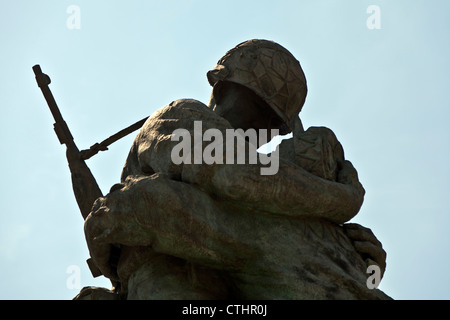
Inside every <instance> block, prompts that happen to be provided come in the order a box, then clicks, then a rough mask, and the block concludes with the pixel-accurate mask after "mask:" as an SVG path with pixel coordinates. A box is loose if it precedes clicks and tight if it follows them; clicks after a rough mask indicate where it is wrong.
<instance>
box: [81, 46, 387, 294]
mask: <svg viewBox="0 0 450 320" xmlns="http://www.w3.org/2000/svg"><path fill="white" fill-rule="evenodd" d="M207 77H208V81H209V83H210V84H211V86H212V87H213V90H212V93H211V98H210V101H209V103H208V105H205V104H203V103H201V102H199V101H196V100H192V99H182V100H177V101H174V102H172V103H170V104H169V105H167V106H165V107H163V108H161V109H159V110H158V111H156V112H155V113H154V114H153V115H152V116H151V117H149V118H148V119H147V121H146V122H145V124H144V125H143V127H142V128H141V130H140V132H139V133H138V135H137V136H136V138H135V140H134V143H133V145H132V147H131V150H130V153H129V155H128V158H127V160H126V163H125V166H124V169H123V172H122V176H121V182H120V183H118V184H116V185H114V186H113V187H112V188H111V190H110V193H109V194H107V195H106V196H104V197H100V198H98V199H97V200H96V201H95V203H94V205H93V207H92V209H91V212H90V214H89V216H88V217H87V218H86V220H85V236H86V241H87V244H88V247H89V251H90V253H91V256H92V259H93V260H94V262H95V264H96V265H97V266H98V268H99V269H100V270H101V272H102V274H104V275H105V276H106V277H108V278H109V279H111V280H112V281H113V282H115V283H120V287H116V288H115V290H106V289H96V288H91V287H88V288H85V289H83V290H82V292H80V294H79V295H78V296H77V297H76V298H77V299H90V298H95V297H96V298H98V299H106V298H111V297H112V298H117V299H119V298H120V299H228V298H232V299H390V298H389V297H388V296H387V295H386V294H384V293H383V292H382V291H380V290H378V289H369V288H368V287H367V285H366V280H367V277H368V274H367V273H366V271H367V267H368V265H377V266H378V267H379V268H380V269H381V271H382V272H384V269H385V266H386V265H385V259H386V253H385V251H384V250H383V248H382V245H381V243H380V242H379V241H378V240H377V239H376V237H375V236H374V235H373V233H372V232H371V231H370V229H367V228H364V227H362V226H359V225H357V224H352V223H347V222H348V221H349V220H350V219H351V218H353V217H354V216H355V215H356V214H357V213H358V211H359V210H360V207H361V205H362V203H363V198H364V193H365V191H364V188H363V187H362V185H361V183H360V182H359V180H358V175H357V171H356V170H355V168H354V167H353V166H352V164H351V162H349V161H348V160H346V159H345V157H344V151H343V148H342V146H341V144H340V143H339V141H338V140H337V138H336V136H335V135H334V133H333V132H332V131H331V130H330V129H328V128H325V127H311V128H309V129H307V130H306V131H305V130H304V129H303V126H302V123H301V121H300V118H299V117H298V114H299V112H300V111H301V109H302V107H303V104H304V102H305V98H306V94H307V86H306V79H305V76H304V73H303V71H302V68H301V66H300V64H299V62H298V61H297V60H296V59H295V58H294V56H293V55H292V54H291V53H290V52H289V51H287V50H286V49H285V48H283V47H282V46H280V45H279V44H277V43H275V42H272V41H267V40H250V41H246V42H243V43H241V44H239V45H238V46H236V47H235V48H233V49H232V50H230V51H228V52H227V53H226V55H225V56H224V57H223V58H222V59H220V60H219V62H218V63H217V65H216V66H215V68H214V69H213V70H211V71H209V72H208V74H207ZM238 129H240V130H241V131H238ZM180 130H182V131H180ZM233 130H234V131H233ZM252 130H253V131H252ZM230 132H234V133H236V132H238V134H237V135H235V136H232V137H231V140H232V142H233V141H234V140H235V138H236V139H238V137H237V136H238V135H239V133H241V135H242V133H244V134H245V137H244V138H242V139H241V140H240V144H239V143H238V145H237V147H236V146H235V147H234V148H233V149H232V150H231V152H230V151H229V148H226V147H228V146H229V144H228V143H229V142H230V138H229V137H227V136H226V135H227V134H228V133H230ZM267 132H270V133H275V134H276V133H277V132H279V133H280V134H286V133H289V132H292V134H293V137H292V139H287V140H283V141H282V143H281V144H280V145H279V146H278V147H277V149H276V151H273V152H272V154H271V155H266V156H265V158H264V157H263V156H259V158H258V156H257V155H256V153H255V150H256V148H258V147H260V146H261V145H262V144H263V143H264V142H266V141H265V140H267V139H269V138H270V136H271V135H270V134H269V135H268V136H267ZM250 133H254V135H251V134H250ZM189 135H190V137H189ZM264 135H265V136H264ZM196 137H197V138H198V137H201V139H200V140H199V139H197V140H196ZM223 137H227V138H223ZM190 138H193V139H190ZM182 142H183V143H185V144H184V145H183V148H182V147H181V143H182ZM185 146H190V148H188V149H189V150H187V149H186V148H184V147H185ZM225 149H227V150H226V151H227V152H226V154H224V150H225ZM189 151H191V152H189ZM239 152H241V154H242V153H244V155H245V156H246V157H247V158H245V159H247V160H248V161H241V162H239V161H238V160H239V157H240V154H239ZM198 155H200V158H198V157H197V156H198ZM252 155H253V158H252ZM201 156H203V157H205V156H207V157H208V159H207V160H208V161H206V160H205V158H201ZM270 157H272V158H270ZM175 158H176V159H177V160H176V161H175V160H174V159H175ZM180 159H181V160H180ZM199 159H200V161H199ZM211 159H213V161H211ZM250 159H251V160H252V161H250ZM230 160H231V163H230ZM233 160H234V162H233ZM241 160H242V159H241ZM268 160H273V161H276V163H275V164H274V163H271V164H272V167H271V169H273V170H272V172H268V170H266V171H265V173H264V171H262V169H264V168H265V169H268V168H267V164H268ZM264 161H265V162H264ZM118 250H119V251H120V254H117V251H118Z"/></svg>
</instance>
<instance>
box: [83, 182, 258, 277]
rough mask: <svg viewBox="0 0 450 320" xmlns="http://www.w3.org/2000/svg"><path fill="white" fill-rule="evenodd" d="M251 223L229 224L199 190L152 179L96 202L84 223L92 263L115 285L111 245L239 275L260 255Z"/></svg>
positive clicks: (131, 184)
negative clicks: (149, 249)
mask: <svg viewBox="0 0 450 320" xmlns="http://www.w3.org/2000/svg"><path fill="white" fill-rule="evenodd" d="M251 228H252V223H251V219H250V217H247V218H245V217H244V216H241V215H239V217H238V219H237V218H236V217H235V218H233V217H232V216H230V214H228V213H227V212H225V211H224V210H223V206H218V205H217V202H216V201H215V200H213V199H212V198H211V197H210V196H209V195H208V194H206V193H204V192H202V191H201V190H199V189H198V188H196V187H194V186H192V185H189V184H186V183H183V182H180V181H174V180H172V179H169V178H168V177H167V176H165V175H161V174H154V175H152V176H148V177H146V176H141V177H139V178H135V177H129V178H128V179H127V180H126V181H124V183H123V185H122V188H116V190H114V191H113V192H111V193H109V194H108V195H106V196H105V197H102V198H99V199H97V201H96V202H95V204H94V206H93V209H92V212H91V213H90V215H89V216H88V217H87V219H86V221H85V235H86V241H87V244H88V247H89V251H90V253H91V256H92V258H93V259H94V261H95V263H96V264H97V266H98V267H99V268H100V270H101V271H102V273H103V274H104V275H105V276H107V277H108V278H110V279H116V280H118V275H117V270H116V269H115V267H114V266H113V265H111V263H110V254H111V245H112V244H120V245H125V246H151V247H152V248H153V249H154V250H155V251H156V252H160V253H164V254H169V255H171V256H175V257H179V258H182V259H185V260H189V261H191V262H195V263H199V264H201V265H203V266H210V267H213V268H216V269H222V270H224V269H225V270H236V269H239V268H240V267H241V266H242V265H243V264H244V263H245V262H246V261H248V260H249V259H254V258H255V256H256V255H257V254H258V250H257V249H255V246H254V245H252V243H254V242H253V240H252V236H251Z"/></svg>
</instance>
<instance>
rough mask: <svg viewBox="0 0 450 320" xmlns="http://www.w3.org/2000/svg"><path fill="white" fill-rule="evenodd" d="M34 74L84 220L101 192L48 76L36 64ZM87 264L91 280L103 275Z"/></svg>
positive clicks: (117, 251) (112, 249)
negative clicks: (63, 147) (52, 89)
mask: <svg viewBox="0 0 450 320" xmlns="http://www.w3.org/2000/svg"><path fill="white" fill-rule="evenodd" d="M33 71H34V74H35V76H36V82H37V84H38V86H39V88H41V91H42V94H43V95H44V97H45V100H46V101H47V104H48V107H49V108H50V111H51V113H52V115H53V118H54V119H55V123H54V125H53V127H54V130H55V133H56V135H57V136H58V139H59V142H60V143H61V144H65V145H66V148H67V149H66V157H67V162H68V164H69V169H70V173H71V178H72V188H73V192H74V194H75V198H76V201H77V204H78V207H79V208H80V211H81V215H82V216H83V219H86V218H87V216H88V215H89V213H90V212H91V209H92V205H93V204H94V201H95V200H96V199H98V198H100V197H102V196H103V194H102V191H101V190H100V187H99V186H98V184H97V181H96V180H95V178H94V176H93V175H92V172H91V170H90V169H89V168H88V166H87V165H86V162H85V161H84V160H83V159H82V157H81V154H80V151H79V149H78V147H77V146H76V144H75V141H74V139H73V136H72V134H71V132H70V130H69V127H68V126H67V123H66V122H65V121H64V119H63V117H62V115H61V112H60V111H59V108H58V105H57V104H56V101H55V99H54V97H53V94H52V92H51V91H50V88H49V87H48V85H49V84H50V83H51V80H50V77H49V76H48V75H46V74H44V73H42V70H41V67H40V66H39V65H35V66H33ZM119 250H120V249H119V248H118V247H116V246H113V247H112V248H111V251H112V254H114V258H115V260H118V255H119V254H120V253H119ZM87 262H88V265H89V268H90V269H91V272H92V275H93V276H94V277H98V276H100V275H102V273H101V271H100V270H99V269H98V267H97V266H96V264H95V262H94V261H93V260H92V258H90V259H88V261H87ZM112 284H113V286H114V290H118V289H119V287H120V284H119V283H117V282H115V281H112Z"/></svg>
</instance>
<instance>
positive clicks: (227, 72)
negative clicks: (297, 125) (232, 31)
mask: <svg viewBox="0 0 450 320" xmlns="http://www.w3.org/2000/svg"><path fill="white" fill-rule="evenodd" d="M207 77H208V81H209V83H210V85H211V86H214V85H215V84H216V83H218V82H219V81H230V82H234V83H238V84H240V85H243V86H245V87H247V88H249V89H251V90H252V91H253V92H255V93H256V94H257V95H258V96H259V97H261V98H262V99H263V100H264V101H265V102H266V103H267V104H268V105H269V106H270V107H271V108H272V109H273V110H274V111H275V112H276V113H277V115H278V116H279V117H280V118H281V119H283V120H284V121H285V123H286V124H287V125H288V126H290V127H291V120H293V118H294V117H297V115H298V113H299V112H300V110H301V109H302V107H303V104H304V103H305V99H306V93H307V87H306V78H305V75H304V73H303V70H302V68H301V66H300V63H299V62H298V61H297V59H295V57H294V56H293V55H292V54H291V53H290V52H289V51H288V50H286V49H285V48H284V47H282V46H281V45H279V44H277V43H275V42H273V41H268V40H258V39H255V40H249V41H245V42H242V43H241V44H238V45H237V46H236V47H235V48H233V49H231V50H229V51H228V52H227V53H226V54H225V56H223V57H222V58H221V59H220V60H219V61H218V62H217V65H216V66H215V67H214V69H212V70H210V71H208V73H207ZM291 129H292V128H291Z"/></svg>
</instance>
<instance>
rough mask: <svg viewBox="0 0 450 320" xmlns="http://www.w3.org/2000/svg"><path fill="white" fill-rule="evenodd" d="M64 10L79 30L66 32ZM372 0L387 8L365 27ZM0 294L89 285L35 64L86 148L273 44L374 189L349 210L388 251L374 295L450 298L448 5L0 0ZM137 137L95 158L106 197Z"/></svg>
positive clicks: (30, 294) (200, 92) (442, 1)
mask: <svg viewBox="0 0 450 320" xmlns="http://www.w3.org/2000/svg"><path fill="white" fill-rule="evenodd" d="M69 5H77V6H79V8H80V10H81V11H80V13H81V20H80V23H81V29H73V30H70V29H68V28H67V26H66V20H67V19H68V18H69V14H68V13H67V12H66V9H67V8H68V7H69ZM369 5H378V6H379V7H380V9H381V29H379V30H370V29H368V28H367V26H366V20H367V19H368V17H369V16H370V14H368V13H367V12H366V9H367V7H368V6H369ZM0 30H1V31H0V43H1V48H2V50H1V53H0V57H1V59H0V67H1V68H0V70H1V73H0V107H1V117H0V139H1V146H2V148H3V151H2V157H1V158H0V166H1V168H2V176H3V183H2V185H1V187H0V194H1V201H0V274H1V275H2V278H1V279H0V287H1V289H0V299H71V298H72V297H74V296H75V295H76V294H77V293H78V292H79V290H78V289H70V288H68V286H67V283H66V282H67V279H68V277H69V276H70V274H68V273H66V271H67V269H68V268H69V267H70V266H73V265H75V266H78V267H79V268H80V269H81V278H80V280H81V286H87V285H100V286H108V285H109V283H108V281H107V280H105V279H104V278H98V279H93V278H92V276H91V275H90V272H89V270H88V268H87V266H86V264H85V262H84V261H85V260H86V259H87V258H88V251H87V247H86V244H85V240H84V234H83V221H82V218H81V215H80V213H79V211H78V207H77V205H76V202H75V199H74V196H73V194H72V190H71V182H70V176H69V170H68V167H67V165H66V160H65V152H64V151H65V148H64V147H63V146H61V145H59V142H58V139H57V138H56V136H55V134H54V132H53V129H52V125H53V119H52V118H51V114H50V112H49V110H48V108H47V106H46V104H45V101H44V98H43V96H42V94H41V92H40V90H39V89H38V87H37V86H36V83H35V79H34V75H33V72H32V69H31V67H32V66H33V65H34V64H40V65H41V67H42V69H43V71H44V73H47V74H48V75H49V76H50V77H51V79H52V84H51V90H52V91H53V94H54V96H55V98H56V100H57V102H58V105H59V107H60V109H61V112H62V114H63V116H64V118H65V119H66V121H67V122H68V124H69V127H70V128H71V130H72V134H73V135H74V137H75V141H76V143H77V145H78V147H79V148H80V149H84V148H88V147H89V146H90V145H92V144H93V143H95V142H99V141H101V140H103V139H104V138H106V137H108V136H109V135H111V134H113V133H115V132H116V131H118V130H120V129H122V128H123V127H125V126H127V125H129V124H131V123H133V122H135V121H137V120H139V119H141V118H143V117H145V116H147V115H150V114H151V113H153V112H154V111H155V110H157V109H158V108H160V107H162V106H164V105H165V104H167V103H170V102H171V101H172V100H176V99H180V98H195V99H198V100H200V101H203V102H207V100H208V98H209V94H210V90H211V89H210V87H209V85H208V83H207V80H206V72H207V71H208V70H209V69H210V68H212V67H213V66H214V65H215V63H216V62H217V60H218V59H219V58H220V57H221V56H222V55H223V54H224V53H225V52H226V51H227V50H228V49H230V48H232V47H234V46H235V45H236V44H238V43H240V42H242V41H245V40H248V39H252V38H264V39H269V40H274V41H276V42H278V43H280V44H281V45H283V46H285V47H286V48H287V49H288V50H290V51H291V52H292V53H293V54H294V55H295V56H296V57H297V59H298V60H299V61H300V63H301V65H302V67H303V69H304V71H305V74H306V77H307V80H308V87H309V93H308V97H307V100H306V103H305V106H304V109H303V111H302V113H301V118H302V120H303V124H304V126H305V127H309V126H326V127H329V128H331V129H332V130H333V131H334V132H335V134H336V135H337V137H338V139H339V140H340V142H341V143H342V145H343V146H344V150H345V153H346V157H347V158H348V159H349V160H350V161H352V162H353V164H354V166H355V167H356V168H357V170H358V173H359V177H360V180H361V182H362V183H363V185H364V187H365V189H366V197H365V202H364V204H363V207H362V209H361V211H360V213H359V214H358V215H357V216H356V217H355V218H354V219H353V221H354V222H358V223H360V224H362V225H364V226H366V227H369V228H371V229H372V230H373V231H374V233H375V234H376V235H377V237H378V238H379V239H380V240H381V241H382V242H383V245H384V247H385V249H386V251H387V252H388V259H387V264H388V267H387V270H386V274H385V278H384V279H383V281H382V282H381V285H380V289H382V290H383V291H385V292H386V293H387V294H389V295H390V296H392V297H393V298H396V299H449V298H450V276H449V275H448V271H447V270H448V267H449V264H450V255H449V246H450V234H449V232H448V227H449V225H450V216H449V213H450V212H449V211H450V210H449V209H450V203H449V197H448V193H449V190H450V182H449V180H450V169H449V165H448V163H449V161H448V160H449V151H450V150H449V143H448V142H449V138H450V129H449V127H448V121H449V120H450V113H449V102H448V101H449V100H448V96H447V95H448V91H449V83H450V81H449V80H450V62H449V54H450V37H449V34H450V2H449V1H446V0H434V1H424V0H423V1H419V0H408V1H406V0H397V1H382V0H370V1H368V0H342V1H336V0H335V1H325V0H314V1H313V0H310V1H298V0H297V1H276V2H275V1H227V2H222V1H221V2H219V1H194V0H191V1H174V0H171V1H137V0H131V1H86V0H84V1H82V0H79V1H56V0H53V1H49V0H45V1H31V0H29V1H25V0H17V1H5V0H1V1H0ZM133 138H134V135H131V136H129V137H127V138H125V139H123V140H121V141H119V142H117V143H115V144H114V145H112V146H111V148H110V150H109V151H107V152H105V153H101V154H98V155H97V156H95V157H94V158H93V159H91V160H89V161H88V165H89V167H90V168H91V170H92V171H93V173H94V175H95V177H96V178H97V181H98V183H99V184H100V187H101V188H102V190H103V192H104V193H106V192H107V191H108V190H109V188H110V187H111V186H112V185H113V184H115V183H117V182H118V181H119V178H120V173H121V170H122V166H123V164H124V162H125V158H126V156H127V153H128V150H129V148H130V146H131V142H132V140H133Z"/></svg>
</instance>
